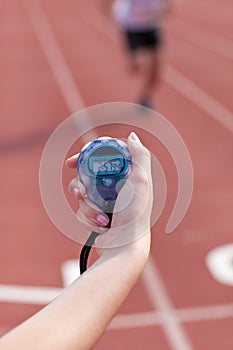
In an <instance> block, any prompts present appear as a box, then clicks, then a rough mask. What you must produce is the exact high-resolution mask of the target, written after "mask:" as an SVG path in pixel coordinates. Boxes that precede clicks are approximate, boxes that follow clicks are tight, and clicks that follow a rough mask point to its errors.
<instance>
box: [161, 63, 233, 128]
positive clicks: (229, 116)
mask: <svg viewBox="0 0 233 350" xmlns="http://www.w3.org/2000/svg"><path fill="white" fill-rule="evenodd" d="M163 79H164V80H165V81H166V83H167V84H169V85H170V86H172V88H173V89H174V90H176V91H178V92H179V93H180V94H182V95H183V96H185V97H186V98H188V99H189V100H190V101H192V102H193V103H194V104H196V105H197V106H198V107H199V108H200V109H202V110H203V111H205V112H206V113H207V115H209V116H210V117H212V118H213V119H214V120H215V121H217V122H218V123H220V124H221V125H222V126H224V127H225V128H226V129H227V130H229V131H230V132H232V133H233V113H232V112H231V111H230V110H229V109H228V108H226V107H225V106H224V105H222V104H221V103H220V102H218V101H217V100H215V99H214V98H213V97H212V96H210V95H209V94H207V93H206V92H205V91H204V90H203V89H201V88H200V87H199V86H198V85H196V84H195V83H194V82H193V81H192V80H190V79H188V78H187V77H186V76H185V75H184V74H182V73H180V72H179V71H178V70H176V69H175V68H173V67H172V66H170V65H167V66H166V70H165V72H164V74H163Z"/></svg>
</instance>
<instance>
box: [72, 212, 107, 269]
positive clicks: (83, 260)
mask: <svg viewBox="0 0 233 350" xmlns="http://www.w3.org/2000/svg"><path fill="white" fill-rule="evenodd" d="M112 209H113V208H112ZM107 215H108V217H109V223H108V227H110V226H111V222H112V213H108V214H107ZM103 234H104V233H103ZM98 236H99V233H97V232H95V231H92V233H91V234H90V236H89V237H88V239H87V241H86V243H85V245H84V246H83V248H82V250H81V253H80V259H79V266H80V275H82V274H83V272H85V271H86V269H87V261H88V256H89V254H90V251H91V248H92V246H93V244H94V242H95V240H96V238H97V237H98Z"/></svg>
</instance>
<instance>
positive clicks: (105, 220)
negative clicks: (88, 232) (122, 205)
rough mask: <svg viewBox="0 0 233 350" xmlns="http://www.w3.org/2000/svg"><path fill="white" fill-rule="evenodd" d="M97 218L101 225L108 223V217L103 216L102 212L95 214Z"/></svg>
mask: <svg viewBox="0 0 233 350" xmlns="http://www.w3.org/2000/svg"><path fill="white" fill-rule="evenodd" d="M97 220H98V222H99V223H100V224H101V225H103V226H106V225H107V223H108V218H106V216H104V215H103V214H99V215H97Z"/></svg>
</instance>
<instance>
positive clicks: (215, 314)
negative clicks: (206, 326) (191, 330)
mask: <svg viewBox="0 0 233 350" xmlns="http://www.w3.org/2000/svg"><path fill="white" fill-rule="evenodd" d="M176 314H177V317H178V318H179V320H180V321H182V322H199V321H211V320H221V319H226V318H232V319H233V303H229V304H222V305H210V306H198V307H190V308H185V309H178V310H177V311H176Z"/></svg>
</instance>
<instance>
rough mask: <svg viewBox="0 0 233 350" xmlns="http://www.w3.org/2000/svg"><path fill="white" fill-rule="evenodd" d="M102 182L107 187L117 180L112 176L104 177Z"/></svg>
mask: <svg viewBox="0 0 233 350" xmlns="http://www.w3.org/2000/svg"><path fill="white" fill-rule="evenodd" d="M102 183H103V185H104V186H105V187H112V186H113V185H114V183H115V181H114V180H113V179H112V178H104V179H102Z"/></svg>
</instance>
